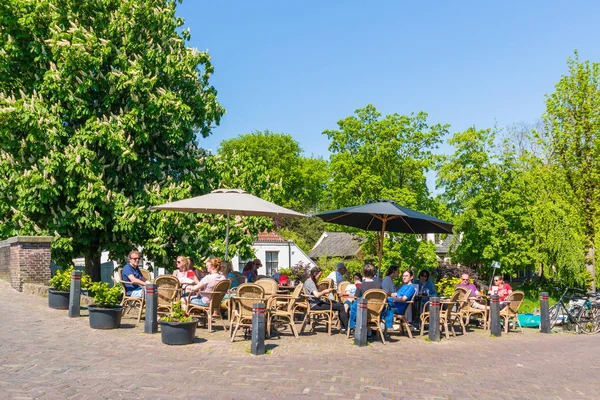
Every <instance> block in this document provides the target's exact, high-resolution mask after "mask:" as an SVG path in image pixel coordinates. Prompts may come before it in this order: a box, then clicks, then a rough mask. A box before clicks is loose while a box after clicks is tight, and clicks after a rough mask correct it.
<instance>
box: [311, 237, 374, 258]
mask: <svg viewBox="0 0 600 400" xmlns="http://www.w3.org/2000/svg"><path fill="white" fill-rule="evenodd" d="M364 241H365V238H364V237H362V236H358V235H355V234H352V233H346V232H323V234H322V235H321V238H319V240H318V241H317V243H316V244H315V246H314V247H313V248H312V250H311V251H310V254H309V255H308V256H309V257H310V258H313V259H314V258H318V257H321V256H327V257H353V256H356V255H357V254H358V252H359V251H360V246H361V245H362V243H363V242H364Z"/></svg>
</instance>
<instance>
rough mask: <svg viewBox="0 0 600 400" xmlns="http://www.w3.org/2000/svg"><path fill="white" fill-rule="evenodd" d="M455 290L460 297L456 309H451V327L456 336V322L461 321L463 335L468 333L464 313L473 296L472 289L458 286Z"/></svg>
mask: <svg viewBox="0 0 600 400" xmlns="http://www.w3.org/2000/svg"><path fill="white" fill-rule="evenodd" d="M454 291H455V292H458V298H457V300H456V309H454V308H452V309H451V310H450V321H449V323H450V329H452V333H453V334H454V336H456V332H455V331H454V323H455V322H459V323H460V326H461V328H462V332H463V335H466V334H467V324H465V321H464V315H465V312H466V310H467V309H468V307H469V303H470V300H469V296H471V289H465V288H462V287H457V288H456V289H454Z"/></svg>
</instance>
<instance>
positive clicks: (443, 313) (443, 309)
mask: <svg viewBox="0 0 600 400" xmlns="http://www.w3.org/2000/svg"><path fill="white" fill-rule="evenodd" d="M459 296H460V292H454V294H452V297H451V298H450V300H449V301H444V302H441V303H442V304H440V328H444V333H445V334H446V339H449V338H450V329H449V327H448V323H449V322H450V319H451V313H452V307H454V305H455V304H456V302H457V301H458V297H459ZM430 303H431V301H428V302H427V303H425V306H424V307H423V312H422V313H421V336H423V331H424V330H425V324H429V314H430V310H429V309H428V308H427V306H428V305H429V304H430ZM425 310H428V311H425ZM452 334H453V335H455V334H454V332H452Z"/></svg>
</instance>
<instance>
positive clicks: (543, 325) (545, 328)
mask: <svg viewBox="0 0 600 400" xmlns="http://www.w3.org/2000/svg"><path fill="white" fill-rule="evenodd" d="M540 332H542V333H550V307H549V304H548V292H542V293H540Z"/></svg>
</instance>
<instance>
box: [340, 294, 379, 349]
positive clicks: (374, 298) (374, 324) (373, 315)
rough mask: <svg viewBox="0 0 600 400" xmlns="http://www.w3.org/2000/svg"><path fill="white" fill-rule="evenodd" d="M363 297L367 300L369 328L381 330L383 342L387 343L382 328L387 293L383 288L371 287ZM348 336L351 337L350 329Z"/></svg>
mask: <svg viewBox="0 0 600 400" xmlns="http://www.w3.org/2000/svg"><path fill="white" fill-rule="evenodd" d="M363 299H365V300H366V301H367V328H371V329H372V330H374V331H377V332H379V337H380V338H381V342H382V343H383V344H386V343H385V337H384V330H382V329H381V322H382V321H381V313H382V312H383V309H384V308H385V306H386V305H387V293H386V292H385V290H381V289H369V290H367V291H366V292H365V293H364V294H363ZM346 337H347V338H348V337H350V329H348V331H347V332H346Z"/></svg>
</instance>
